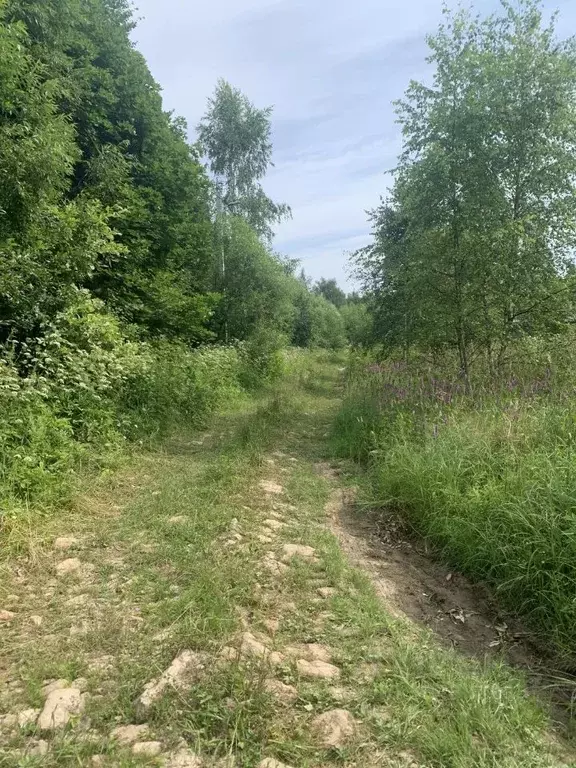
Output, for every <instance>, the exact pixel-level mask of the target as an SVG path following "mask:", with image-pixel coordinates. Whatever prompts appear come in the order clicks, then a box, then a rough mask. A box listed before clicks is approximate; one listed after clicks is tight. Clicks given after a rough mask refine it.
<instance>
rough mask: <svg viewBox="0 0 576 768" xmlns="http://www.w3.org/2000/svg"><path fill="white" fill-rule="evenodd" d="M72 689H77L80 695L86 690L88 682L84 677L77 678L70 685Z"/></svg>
mask: <svg viewBox="0 0 576 768" xmlns="http://www.w3.org/2000/svg"><path fill="white" fill-rule="evenodd" d="M72 688H77V689H78V690H79V691H80V693H83V692H84V691H85V690H86V689H87V688H88V680H86V678H85V677H77V678H76V680H74V682H73V683H72Z"/></svg>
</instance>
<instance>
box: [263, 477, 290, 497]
mask: <svg viewBox="0 0 576 768" xmlns="http://www.w3.org/2000/svg"><path fill="white" fill-rule="evenodd" d="M260 488H262V490H263V491H264V492H265V493H271V494H272V495H273V496H277V495H280V494H281V493H284V488H282V486H281V485H278V483H275V482H274V481H273V480H261V481H260Z"/></svg>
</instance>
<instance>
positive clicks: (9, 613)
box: [0, 610, 16, 621]
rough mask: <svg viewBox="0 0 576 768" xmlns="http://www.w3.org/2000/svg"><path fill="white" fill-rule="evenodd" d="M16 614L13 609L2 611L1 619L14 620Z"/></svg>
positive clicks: (0, 613) (0, 612)
mask: <svg viewBox="0 0 576 768" xmlns="http://www.w3.org/2000/svg"><path fill="white" fill-rule="evenodd" d="M15 616H16V614H15V613H14V612H13V611H5V610H2V611H0V621H12V619H13V618H14V617H15Z"/></svg>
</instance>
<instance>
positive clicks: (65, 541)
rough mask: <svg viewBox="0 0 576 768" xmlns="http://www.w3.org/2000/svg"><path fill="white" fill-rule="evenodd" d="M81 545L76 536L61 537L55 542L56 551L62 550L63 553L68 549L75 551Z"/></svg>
mask: <svg viewBox="0 0 576 768" xmlns="http://www.w3.org/2000/svg"><path fill="white" fill-rule="evenodd" d="M79 544H80V540H79V539H77V538H75V537H74V536H59V537H58V538H57V539H56V540H55V541H54V549H60V550H62V551H64V550H67V549H74V547H77V546H78V545H79Z"/></svg>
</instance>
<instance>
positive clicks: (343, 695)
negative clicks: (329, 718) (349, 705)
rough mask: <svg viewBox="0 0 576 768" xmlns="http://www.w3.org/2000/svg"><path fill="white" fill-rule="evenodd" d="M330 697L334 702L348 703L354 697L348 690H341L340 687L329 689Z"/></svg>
mask: <svg viewBox="0 0 576 768" xmlns="http://www.w3.org/2000/svg"><path fill="white" fill-rule="evenodd" d="M329 693H330V696H331V697H332V698H333V699H334V701H339V702H342V701H349V700H350V699H352V698H353V697H354V693H353V692H352V691H350V690H349V689H348V688H342V687H340V686H337V685H335V686H334V687H333V688H330V690H329Z"/></svg>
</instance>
